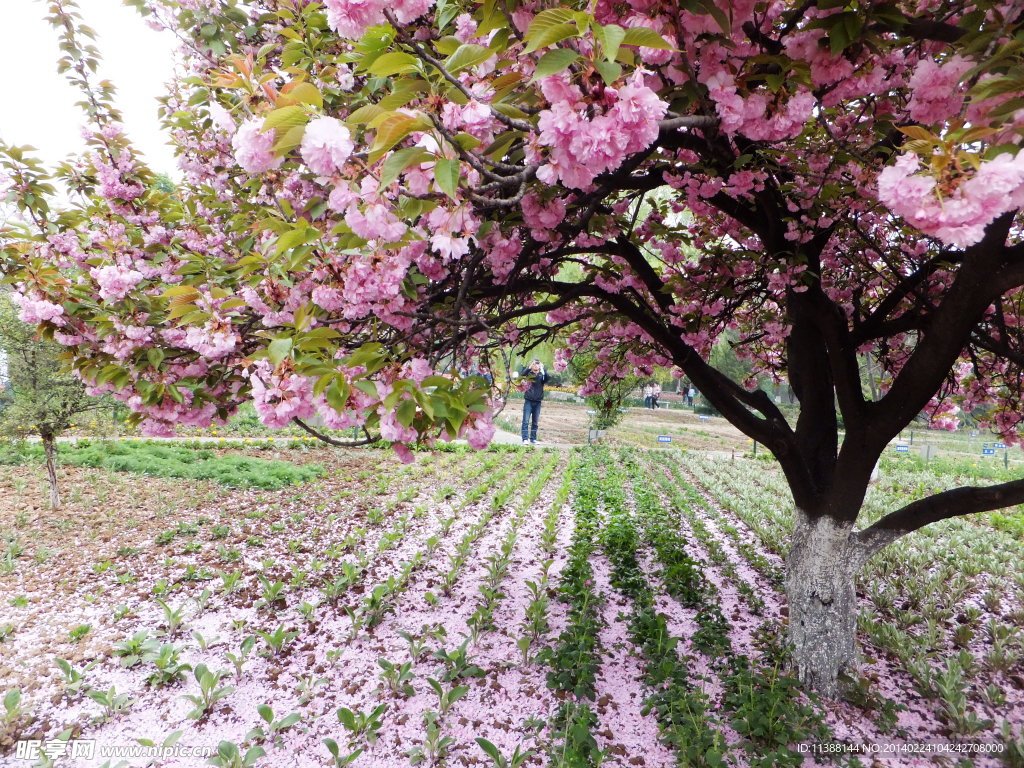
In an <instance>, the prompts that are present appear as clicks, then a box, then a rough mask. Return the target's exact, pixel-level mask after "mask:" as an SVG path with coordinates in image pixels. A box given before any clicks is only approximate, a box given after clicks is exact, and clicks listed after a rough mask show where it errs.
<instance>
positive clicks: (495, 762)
mask: <svg viewBox="0 0 1024 768" xmlns="http://www.w3.org/2000/svg"><path fill="white" fill-rule="evenodd" d="M476 743H477V744H479V745H480V749H482V750H483V751H484V753H485V754H486V755H487V756H488V757H489V758H491V765H492V766H493V767H494V768H520V766H522V765H524V764H525V763H526V761H527V760H529V759H530V758H531V757H533V756H534V755H535V754H536V751H535V750H533V749H528V750H526V751H525V752H520V751H519V750H520V746H521V745H519V744H517V745H516V751H515V752H513V753H512V754H511V756H509V757H505V756H504V755H502V754H501V751H500V750H499V749H498V748H497V747H496V746H494V744H492V743H491V742H489V741H488V740H487V739H482V738H479V737H477V740H476Z"/></svg>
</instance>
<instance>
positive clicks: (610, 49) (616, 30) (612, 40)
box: [594, 24, 626, 61]
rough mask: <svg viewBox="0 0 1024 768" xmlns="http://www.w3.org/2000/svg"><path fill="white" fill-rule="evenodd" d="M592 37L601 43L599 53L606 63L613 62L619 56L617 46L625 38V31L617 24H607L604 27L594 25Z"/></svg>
mask: <svg viewBox="0 0 1024 768" xmlns="http://www.w3.org/2000/svg"><path fill="white" fill-rule="evenodd" d="M594 36H595V37H596V38H597V39H598V41H600V43H601V51H602V52H603V53H604V57H605V58H606V59H607V60H608V61H615V57H616V56H618V55H619V46H620V45H622V41H623V40H624V39H625V37H626V30H624V29H623V28H622V27H620V26H619V25H618V24H609V25H608V26H606V27H601V26H598V25H597V24H595V25H594Z"/></svg>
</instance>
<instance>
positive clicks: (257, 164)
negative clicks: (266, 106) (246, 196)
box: [231, 118, 284, 173]
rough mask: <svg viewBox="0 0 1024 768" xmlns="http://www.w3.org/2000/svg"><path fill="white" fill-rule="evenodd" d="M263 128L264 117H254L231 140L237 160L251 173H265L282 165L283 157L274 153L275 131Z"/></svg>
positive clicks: (243, 124)
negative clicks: (263, 131) (265, 131)
mask: <svg viewBox="0 0 1024 768" xmlns="http://www.w3.org/2000/svg"><path fill="white" fill-rule="evenodd" d="M262 130H263V118H252V119H250V120H247V121H246V122H244V123H242V126H241V127H240V128H239V129H238V132H237V133H235V135H234V138H233V139H232V140H231V146H232V147H233V148H234V150H235V162H237V163H238V165H240V166H241V167H242V168H244V169H245V170H246V171H247V172H249V173H265V172H266V171H270V170H274V169H276V168H280V167H281V163H283V162H284V158H283V157H276V156H275V155H274V133H273V132H271V131H268V132H267V133H261V131H262Z"/></svg>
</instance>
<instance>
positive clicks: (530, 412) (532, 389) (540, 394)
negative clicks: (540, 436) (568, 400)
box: [519, 358, 551, 445]
mask: <svg viewBox="0 0 1024 768" xmlns="http://www.w3.org/2000/svg"><path fill="white" fill-rule="evenodd" d="M519 378H520V379H526V382H524V384H523V386H521V387H520V389H522V391H523V445H527V444H530V445H536V444H537V422H538V421H539V420H540V404H541V401H542V400H543V399H544V385H545V384H547V383H548V381H550V380H551V377H550V376H549V375H548V373H547V371H545V370H544V364H543V363H541V361H540V360H538V359H537V358H533V360H532V361H531V362H530V367H529V368H521V369H520V370H519ZM527 383H528V384H529V386H525V385H526V384H527ZM528 427H529V433H527V428H528Z"/></svg>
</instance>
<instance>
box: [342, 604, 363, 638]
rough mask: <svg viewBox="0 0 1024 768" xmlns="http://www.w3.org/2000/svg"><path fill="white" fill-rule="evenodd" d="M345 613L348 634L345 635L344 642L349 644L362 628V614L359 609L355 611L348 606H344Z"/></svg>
mask: <svg viewBox="0 0 1024 768" xmlns="http://www.w3.org/2000/svg"><path fill="white" fill-rule="evenodd" d="M345 613H346V614H348V618H349V621H350V624H349V629H348V635H347V636H346V637H345V642H346V643H349V644H351V642H352V641H353V640H355V639H356V638H357V637H359V632H360V631H361V630H362V628H363V621H364V618H363V614H362V612H361V611H357V610H355V609H354V608H352V607H350V606H347V605H346V606H345Z"/></svg>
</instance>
